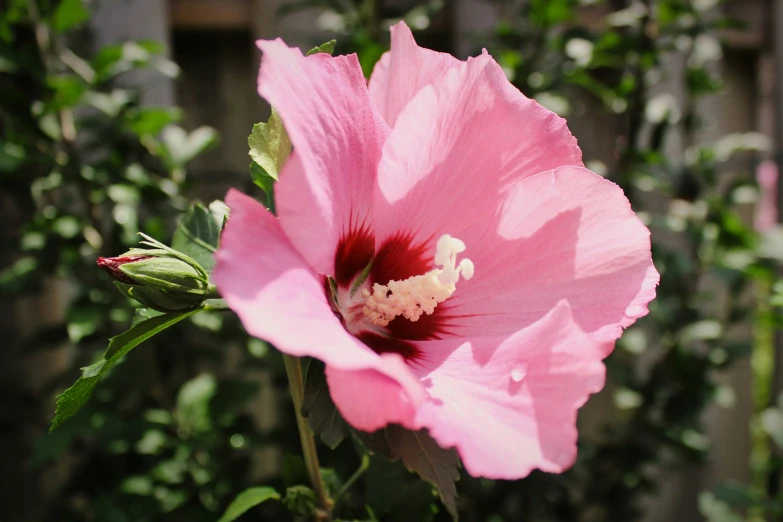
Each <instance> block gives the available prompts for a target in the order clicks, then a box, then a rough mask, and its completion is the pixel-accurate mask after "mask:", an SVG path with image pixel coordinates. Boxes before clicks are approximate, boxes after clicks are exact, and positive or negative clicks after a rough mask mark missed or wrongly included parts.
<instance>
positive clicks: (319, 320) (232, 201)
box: [212, 190, 380, 370]
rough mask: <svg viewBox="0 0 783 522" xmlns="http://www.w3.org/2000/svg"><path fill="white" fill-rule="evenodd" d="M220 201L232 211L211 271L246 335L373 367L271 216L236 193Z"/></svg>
mask: <svg viewBox="0 0 783 522" xmlns="http://www.w3.org/2000/svg"><path fill="white" fill-rule="evenodd" d="M226 203H227V204H228V206H229V208H230V209H231V214H230V217H229V220H228V223H227V225H226V228H225V229H224V230H223V233H222V234H221V238H220V247H219V249H218V252H217V256H216V257H217V265H216V267H215V271H214V273H213V274H212V276H213V279H214V282H215V284H216V285H217V287H218V290H219V291H220V295H221V296H223V298H224V299H225V300H226V302H227V303H228V305H229V306H230V307H231V309H232V310H234V311H235V312H236V313H237V315H239V318H240V319H241V320H242V324H243V325H244V327H245V329H246V330H247V331H248V333H249V334H251V335H253V336H254V337H259V338H261V339H264V340H265V341H269V342H270V343H272V344H274V345H275V347H277V348H278V349H279V350H280V351H282V352H285V353H288V354H291V355H296V356H304V355H309V356H313V357H317V358H318V359H321V360H322V361H324V362H325V363H326V364H327V365H330V366H333V367H335V368H340V369H343V370H348V369H364V368H373V367H375V365H377V364H378V360H379V359H380V358H379V357H378V356H377V355H376V354H375V353H374V352H373V351H372V350H370V349H369V348H367V347H366V346H364V345H363V344H362V343H360V342H359V341H358V340H356V338H354V337H353V336H352V335H350V334H349V333H348V332H346V331H345V329H344V328H343V326H342V325H341V324H340V321H339V320H338V319H337V317H336V316H335V315H334V313H333V312H332V310H331V308H330V306H329V304H328V303H327V301H326V296H325V293H324V287H323V283H322V280H321V277H320V276H318V275H316V274H315V273H314V272H313V271H312V269H311V268H310V267H309V266H308V265H307V263H306V262H305V260H304V259H302V256H300V255H299V254H298V253H297V252H296V250H295V249H294V248H293V246H292V245H291V243H290V241H289V240H288V238H287V237H286V235H285V234H284V233H283V231H282V230H281V228H280V225H279V222H278V220H277V219H275V217H274V216H273V215H272V214H271V213H270V212H269V211H267V210H266V209H265V208H264V207H263V206H262V205H261V204H259V203H258V202H257V201H255V200H254V199H252V198H250V197H248V196H245V195H244V194H242V193H240V192H237V191H235V190H231V191H230V192H229V193H228V195H227V196H226Z"/></svg>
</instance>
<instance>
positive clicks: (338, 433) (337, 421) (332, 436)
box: [302, 359, 349, 449]
mask: <svg viewBox="0 0 783 522" xmlns="http://www.w3.org/2000/svg"><path fill="white" fill-rule="evenodd" d="M324 368H325V366H324V363H322V362H321V361H319V360H317V359H312V360H311V361H310V366H309V367H308V368H307V377H306V378H305V393H304V401H303V402H302V416H303V417H304V418H306V419H307V423H308V424H309V425H310V428H312V430H313V432H314V433H315V434H316V435H319V436H320V437H321V440H322V441H323V442H324V444H326V445H327V446H329V447H330V448H331V449H334V448H336V447H337V446H338V445H339V444H340V442H342V440H343V439H344V438H345V437H346V436H347V435H348V433H349V432H348V423H346V422H345V420H344V419H343V418H342V416H341V415H340V413H339V412H338V411H337V407H336V406H335V405H334V402H332V397H331V396H330V395H329V387H328V386H327V384H326V375H325V374H324Z"/></svg>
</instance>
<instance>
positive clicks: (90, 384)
mask: <svg viewBox="0 0 783 522" xmlns="http://www.w3.org/2000/svg"><path fill="white" fill-rule="evenodd" d="M198 311H199V309H198V308H197V309H195V310H187V311H184V312H176V313H170V314H165V315H159V316H156V317H153V318H151V319H147V320H146V321H141V322H139V323H136V324H135V325H134V326H132V327H131V328H130V329H129V330H128V331H126V332H124V333H121V334H120V335H117V336H115V337H112V338H111V339H110V340H109V348H108V349H107V350H106V353H105V354H104V355H103V359H101V360H100V361H98V362H96V363H95V364H93V365H90V366H87V367H86V368H82V376H81V377H80V378H79V380H78V381H76V383H75V384H74V385H73V386H71V387H70V388H68V389H67V390H65V391H64V392H63V393H61V394H60V395H59V396H58V397H57V409H56V411H55V415H54V420H52V426H51V427H50V428H49V431H50V432H51V431H54V430H55V429H57V427H58V426H59V425H60V424H62V423H63V421H65V420H66V419H68V418H69V417H72V416H73V415H74V414H75V413H76V412H77V411H79V409H80V408H81V407H82V406H84V404H85V403H86V402H87V401H88V400H89V399H90V396H91V395H92V392H93V389H94V388H95V385H96V384H98V381H99V380H100V379H101V377H103V375H104V374H105V373H106V372H107V371H109V369H110V368H111V367H112V366H113V365H114V364H115V363H116V362H117V361H118V360H119V359H120V358H121V357H122V356H123V355H125V354H127V353H128V352H129V351H131V350H132V349H133V348H135V347H136V346H138V345H139V344H141V343H143V342H144V341H146V340H147V339H149V338H150V337H152V336H153V335H155V334H157V333H159V332H161V331H163V330H165V329H166V328H168V327H170V326H172V325H174V324H176V323H178V322H180V321H182V320H183V319H185V318H186V317H190V316H191V315H193V314H195V313H196V312H198Z"/></svg>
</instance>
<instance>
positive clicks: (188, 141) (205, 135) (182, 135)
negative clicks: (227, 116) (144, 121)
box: [158, 125, 218, 169]
mask: <svg viewBox="0 0 783 522" xmlns="http://www.w3.org/2000/svg"><path fill="white" fill-rule="evenodd" d="M160 138H161V143H160V146H159V149H158V153H159V154H160V155H161V157H162V158H163V160H164V161H165V162H166V166H167V167H168V168H170V169H177V168H182V167H184V166H185V165H187V164H188V163H189V162H190V161H192V160H193V159H194V158H195V157H196V156H198V155H200V154H201V153H203V152H204V151H206V150H207V149H209V148H211V147H213V146H215V145H216V144H217V142H218V135H217V131H216V130H215V129H213V128H212V127H207V126H202V127H199V128H197V129H196V130H194V131H193V132H190V133H188V132H186V131H185V130H184V129H183V128H181V127H177V126H175V125H169V126H168V127H166V128H165V129H163V132H162V133H161V136H160Z"/></svg>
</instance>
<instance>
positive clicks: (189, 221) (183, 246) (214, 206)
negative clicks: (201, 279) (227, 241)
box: [171, 201, 228, 272]
mask: <svg viewBox="0 0 783 522" xmlns="http://www.w3.org/2000/svg"><path fill="white" fill-rule="evenodd" d="M227 218H228V207H226V205H225V203H223V202H222V201H213V202H212V203H210V205H209V207H208V208H207V207H205V206H204V205H202V204H201V203H194V204H193V205H192V206H191V207H190V210H188V212H187V214H185V215H184V216H182V217H181V218H180V220H179V224H178V225H177V230H176V231H175V232H174V237H173V238H172V241H171V247H172V248H173V249H174V250H177V251H179V252H182V253H183V254H186V255H188V256H189V257H191V258H192V259H194V260H195V261H196V262H197V263H198V264H199V265H200V266H201V267H202V268H203V269H204V270H206V271H207V272H211V271H212V268H213V267H214V266H215V259H214V257H213V254H214V253H215V251H216V250H217V246H218V240H219V239H220V232H221V231H222V230H223V226H224V225H225V222H226V219H227Z"/></svg>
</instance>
